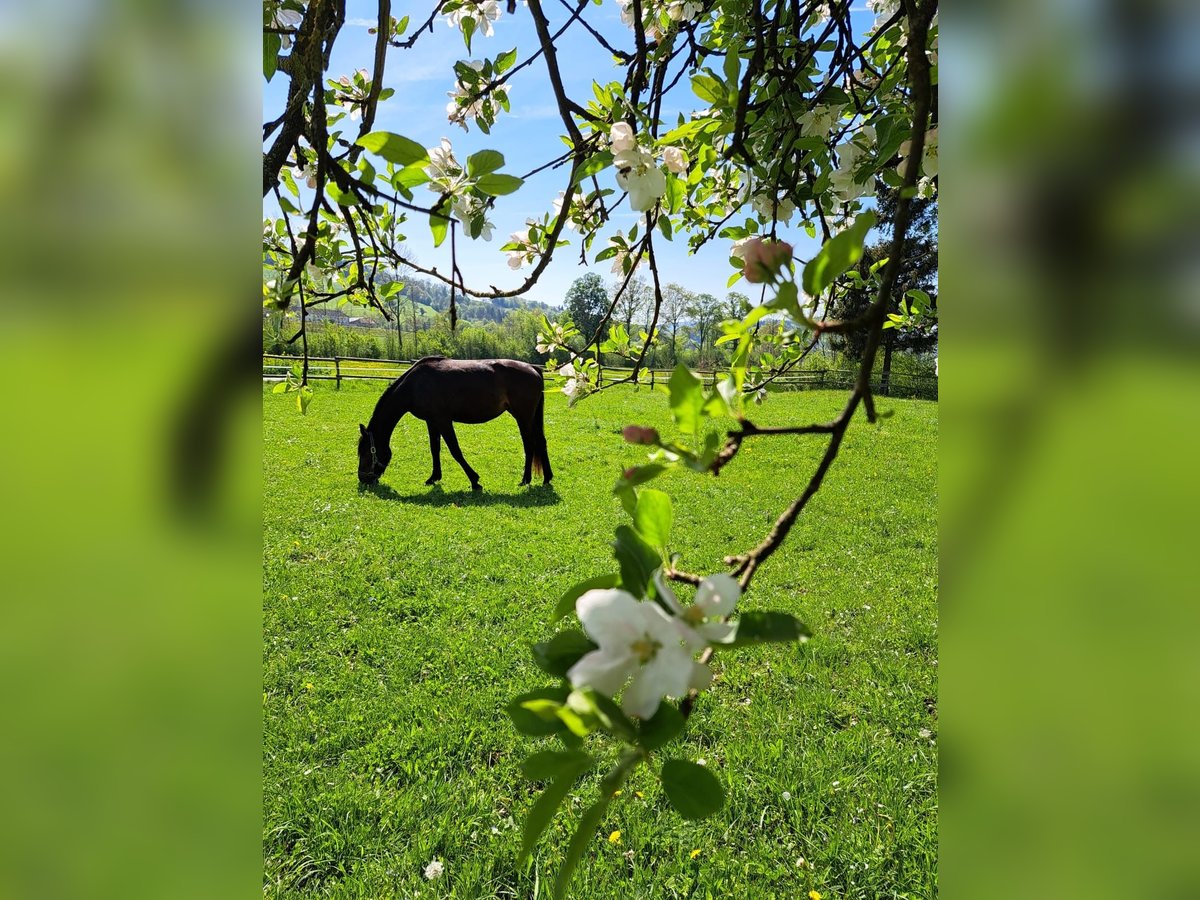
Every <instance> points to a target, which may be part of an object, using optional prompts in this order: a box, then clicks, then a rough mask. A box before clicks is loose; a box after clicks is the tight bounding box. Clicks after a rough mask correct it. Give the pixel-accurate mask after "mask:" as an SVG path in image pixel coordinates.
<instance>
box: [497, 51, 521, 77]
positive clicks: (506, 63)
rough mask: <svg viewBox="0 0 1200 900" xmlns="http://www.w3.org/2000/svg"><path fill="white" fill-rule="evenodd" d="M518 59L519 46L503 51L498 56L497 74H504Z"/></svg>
mask: <svg viewBox="0 0 1200 900" xmlns="http://www.w3.org/2000/svg"><path fill="white" fill-rule="evenodd" d="M516 61H517V48H516V47H513V48H512V49H511V50H509V51H508V52H507V53H501V54H500V55H499V56H497V57H496V74H497V75H503V74H504V73H505V72H507V71H508V70H509V69H511V68H512V65H513V63H515V62H516Z"/></svg>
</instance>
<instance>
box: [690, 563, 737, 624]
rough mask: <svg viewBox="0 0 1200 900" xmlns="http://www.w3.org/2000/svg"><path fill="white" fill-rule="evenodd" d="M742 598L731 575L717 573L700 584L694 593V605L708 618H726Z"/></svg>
mask: <svg viewBox="0 0 1200 900" xmlns="http://www.w3.org/2000/svg"><path fill="white" fill-rule="evenodd" d="M741 596H742V589H741V587H740V586H739V585H738V583H737V580H736V579H734V577H733V576H732V575H728V574H726V573H725V572H718V573H717V574H716V575H709V576H708V577H707V578H705V579H704V580H703V581H701V582H700V587H699V589H698V590H697V591H696V605H697V606H699V607H700V608H701V609H703V610H704V613H705V615H707V616H708V617H710V618H716V617H717V616H727V615H729V614H730V613H731V612H733V607H734V605H735V604H736V603H737V602H738V598H739V597H741Z"/></svg>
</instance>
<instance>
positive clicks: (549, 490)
mask: <svg viewBox="0 0 1200 900" xmlns="http://www.w3.org/2000/svg"><path fill="white" fill-rule="evenodd" d="M358 490H359V493H360V494H374V495H375V496H376V497H379V498H380V499H381V500H392V501H394V502H396V503H412V504H416V505H418V506H462V507H465V506H495V505H497V504H500V503H503V504H505V505H507V506H523V507H531V506H553V505H554V504H556V503H561V502H562V498H561V497H559V496H558V492H557V491H556V490H554V485H552V484H540V485H535V486H530V487H524V488H517V489H516V490H515V491H511V492H509V493H503V492H496V491H490V490H488V489H487V488H486V487H485V488H484V489H483V490H481V491H471V490H466V491H444V490H442V486H441V485H440V484H435V485H433V486H432V487H430V488H429V489H428V490H427V491H426V492H425V493H422V494H401V493H399V492H398V491H397V490H396V489H395V488H393V487H391V486H389V485H386V484H383V483H382V482H378V481H377V482H375V483H374V484H371V485H359V488H358Z"/></svg>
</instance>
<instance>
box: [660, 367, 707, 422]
mask: <svg viewBox="0 0 1200 900" xmlns="http://www.w3.org/2000/svg"><path fill="white" fill-rule="evenodd" d="M668 386H669V387H670V390H671V415H673V416H674V417H675V424H676V426H677V427H678V428H679V430H680V431H681V432H683V433H684V434H697V433H698V432H699V431H700V423H701V418H702V416H701V412H700V411H701V410H702V409H703V408H704V391H703V386H702V383H701V381H700V379H699V378H697V377H696V376H695V375H693V374H692V373H691V372H689V371H688V369H687V366H685V365H684V364H683V363H680V364H679V365H677V366H676V367H675V371H674V372H672V373H671V380H670V382H669V383H668Z"/></svg>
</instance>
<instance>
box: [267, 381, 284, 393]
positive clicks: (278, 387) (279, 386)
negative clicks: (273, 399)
mask: <svg viewBox="0 0 1200 900" xmlns="http://www.w3.org/2000/svg"><path fill="white" fill-rule="evenodd" d="M287 389H288V383H287V382H286V381H281V382H279V384H277V385H275V387H273V388H271V393H272V394H282V393H285V392H286V391H287Z"/></svg>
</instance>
